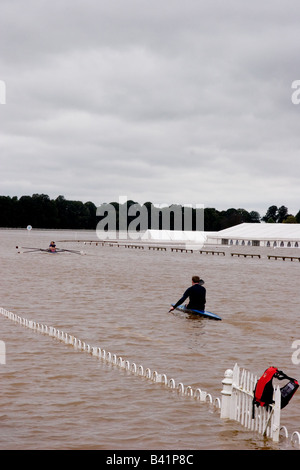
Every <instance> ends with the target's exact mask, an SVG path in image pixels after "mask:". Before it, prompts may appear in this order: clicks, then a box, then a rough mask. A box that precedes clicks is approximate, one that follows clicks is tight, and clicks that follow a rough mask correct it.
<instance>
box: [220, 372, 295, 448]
mask: <svg viewBox="0 0 300 470" xmlns="http://www.w3.org/2000/svg"><path fill="white" fill-rule="evenodd" d="M256 382H257V377H256V376H255V375H254V374H252V373H250V372H248V371H246V370H245V369H240V367H239V366H238V365H237V364H235V366H234V368H233V370H231V369H228V370H227V371H226V372H225V378H224V380H223V382H222V383H223V390H222V405H221V418H228V419H232V420H234V421H237V422H239V423H240V424H241V425H242V426H244V427H246V428H247V429H249V430H251V431H256V432H258V433H260V434H263V435H264V436H267V437H270V438H271V439H273V441H274V442H278V441H279V437H280V435H282V434H283V435H285V437H288V432H287V430H286V428H285V427H280V411H281V392H280V388H279V386H277V387H276V388H275V389H274V395H273V400H274V403H273V404H272V405H271V406H269V407H268V408H266V407H262V406H259V407H257V406H254V416H253V391H254V388H255V385H256ZM297 439H298V443H299V444H300V434H299V433H298V432H294V433H293V434H292V439H291V440H292V442H293V443H296V442H297Z"/></svg>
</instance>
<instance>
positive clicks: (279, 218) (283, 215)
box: [277, 206, 288, 224]
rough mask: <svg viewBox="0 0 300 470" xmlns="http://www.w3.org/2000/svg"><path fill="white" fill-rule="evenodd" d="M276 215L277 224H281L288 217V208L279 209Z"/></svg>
mask: <svg viewBox="0 0 300 470" xmlns="http://www.w3.org/2000/svg"><path fill="white" fill-rule="evenodd" d="M277 215H278V216H277V222H278V223H279V224H281V223H282V222H283V221H284V219H285V218H286V217H287V216H288V208H287V207H285V206H281V207H279V209H278V211H277Z"/></svg>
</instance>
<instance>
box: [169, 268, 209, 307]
mask: <svg viewBox="0 0 300 470" xmlns="http://www.w3.org/2000/svg"><path fill="white" fill-rule="evenodd" d="M203 284H204V281H203V280H202V279H200V277H199V276H193V277H192V285H191V287H189V288H188V289H187V290H186V291H185V293H184V294H183V296H182V297H181V299H179V300H178V302H176V304H175V305H174V306H172V307H171V308H170V312H171V311H172V310H174V309H175V308H177V307H179V305H181V304H183V302H184V301H185V300H186V299H187V298H188V297H189V303H188V304H187V305H186V308H188V309H191V310H200V311H202V312H203V311H205V303H206V289H205V287H203Z"/></svg>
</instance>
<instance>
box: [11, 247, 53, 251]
mask: <svg viewBox="0 0 300 470" xmlns="http://www.w3.org/2000/svg"><path fill="white" fill-rule="evenodd" d="M16 248H17V249H18V248H19V247H18V246H16ZM21 248H23V250H32V251H48V250H47V249H44V248H33V247H29V246H21Z"/></svg>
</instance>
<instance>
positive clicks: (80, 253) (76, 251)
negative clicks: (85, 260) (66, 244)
mask: <svg viewBox="0 0 300 470" xmlns="http://www.w3.org/2000/svg"><path fill="white" fill-rule="evenodd" d="M56 251H67V252H68V253H74V254H75V255H83V253H84V252H83V251H79V250H65V249H64V248H57V249H56Z"/></svg>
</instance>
